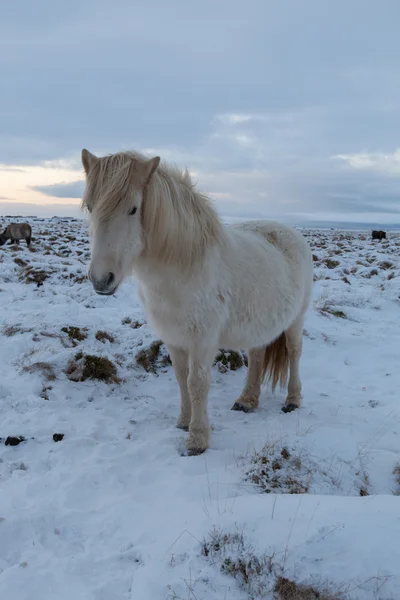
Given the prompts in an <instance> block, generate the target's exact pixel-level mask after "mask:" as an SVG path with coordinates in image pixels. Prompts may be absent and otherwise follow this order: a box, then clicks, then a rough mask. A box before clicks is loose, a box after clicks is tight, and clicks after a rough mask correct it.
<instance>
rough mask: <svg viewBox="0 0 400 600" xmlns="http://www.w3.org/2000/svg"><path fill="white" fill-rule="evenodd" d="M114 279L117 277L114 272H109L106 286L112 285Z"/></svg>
mask: <svg viewBox="0 0 400 600" xmlns="http://www.w3.org/2000/svg"><path fill="white" fill-rule="evenodd" d="M114 279H115V275H114V273H109V274H108V279H107V283H106V286H107V287H110V285H111V284H112V283H113V281H114Z"/></svg>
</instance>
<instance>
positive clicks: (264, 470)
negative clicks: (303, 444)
mask: <svg viewBox="0 0 400 600" xmlns="http://www.w3.org/2000/svg"><path fill="white" fill-rule="evenodd" d="M245 479H246V480H248V481H251V482H252V483H254V484H255V485H256V486H257V487H259V488H260V489H261V491H262V492H263V493H265V494H270V493H277V492H279V493H287V494H305V493H307V492H308V490H309V488H310V484H311V479H312V470H311V469H309V468H308V467H306V466H305V465H304V460H303V459H302V458H301V457H300V456H299V455H296V454H292V453H291V452H290V451H289V450H288V448H286V446H284V447H283V448H282V449H281V450H279V448H278V447H277V445H276V444H265V445H264V446H263V448H261V450H260V451H258V452H255V453H254V454H253V456H252V458H251V460H250V465H249V466H248V467H247V469H246V473H245Z"/></svg>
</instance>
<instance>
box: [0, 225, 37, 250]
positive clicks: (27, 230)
mask: <svg viewBox="0 0 400 600" xmlns="http://www.w3.org/2000/svg"><path fill="white" fill-rule="evenodd" d="M31 239H32V228H31V226H30V225H29V223H10V224H9V225H7V227H6V228H5V230H4V231H3V233H0V246H3V244H5V243H6V241H7V240H11V241H10V243H11V244H14V243H17V244H19V240H25V241H26V243H27V246H28V248H29V246H30V245H31Z"/></svg>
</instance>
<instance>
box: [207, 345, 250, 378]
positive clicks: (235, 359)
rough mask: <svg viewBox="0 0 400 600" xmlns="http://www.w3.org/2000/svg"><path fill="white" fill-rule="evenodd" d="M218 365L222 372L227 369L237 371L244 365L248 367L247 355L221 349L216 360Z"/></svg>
mask: <svg viewBox="0 0 400 600" xmlns="http://www.w3.org/2000/svg"><path fill="white" fill-rule="evenodd" d="M215 365H217V367H218V369H219V371H220V372H221V373H226V371H228V370H230V371H237V370H238V369H241V368H242V367H243V366H244V365H245V366H246V367H247V357H246V356H245V355H244V354H241V353H240V352H236V351H234V350H219V352H218V354H217V356H216V357H215V360H214V366H215Z"/></svg>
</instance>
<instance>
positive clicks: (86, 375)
mask: <svg viewBox="0 0 400 600" xmlns="http://www.w3.org/2000/svg"><path fill="white" fill-rule="evenodd" d="M66 375H67V377H68V379H71V381H86V380H87V379H96V380H98V381H104V382H105V383H121V379H120V378H119V377H118V372H117V367H116V366H115V365H114V363H113V362H111V360H109V359H108V358H106V357H104V356H95V355H92V354H83V353H82V352H78V354H76V356H75V359H74V360H71V361H70V362H69V363H68V366H67V369H66Z"/></svg>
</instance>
